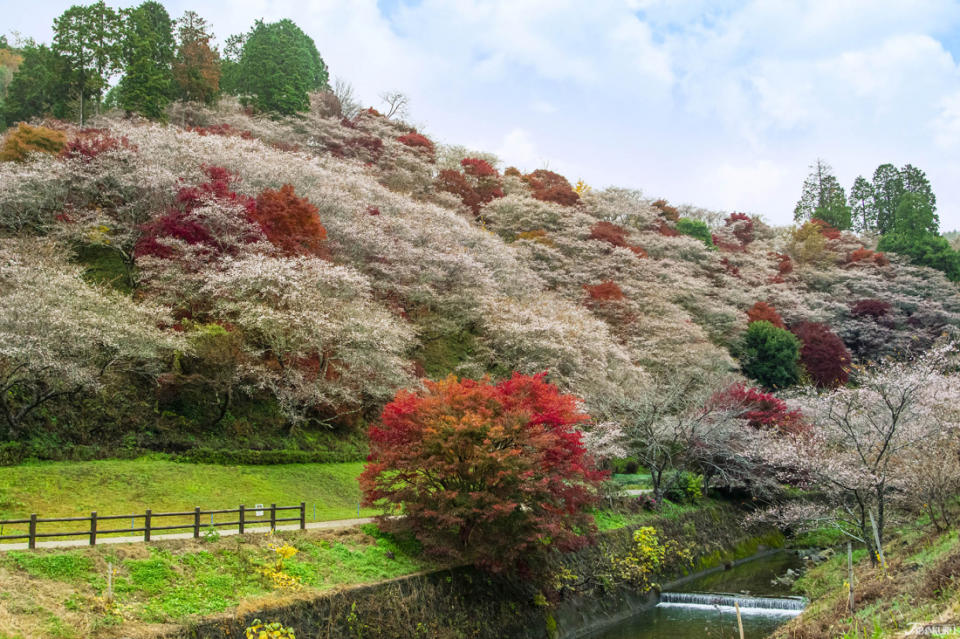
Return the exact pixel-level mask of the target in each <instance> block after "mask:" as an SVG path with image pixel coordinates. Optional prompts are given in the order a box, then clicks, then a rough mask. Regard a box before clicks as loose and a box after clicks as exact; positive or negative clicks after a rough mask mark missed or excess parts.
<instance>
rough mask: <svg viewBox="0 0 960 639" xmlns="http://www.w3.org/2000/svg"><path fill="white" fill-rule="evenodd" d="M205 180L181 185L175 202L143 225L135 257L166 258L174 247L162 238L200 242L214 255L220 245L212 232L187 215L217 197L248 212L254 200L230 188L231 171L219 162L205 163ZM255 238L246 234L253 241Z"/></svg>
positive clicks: (170, 254) (254, 204) (216, 253)
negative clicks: (208, 164) (206, 178)
mask: <svg viewBox="0 0 960 639" xmlns="http://www.w3.org/2000/svg"><path fill="white" fill-rule="evenodd" d="M206 172H207V177H208V178H210V179H209V181H207V182H204V183H202V184H198V185H197V186H189V187H183V188H181V189H180V190H179V191H178V192H177V197H176V202H177V205H176V206H175V207H173V208H171V209H170V210H169V211H167V212H166V213H165V214H163V215H161V216H159V217H157V218H155V219H154V220H153V221H151V222H150V223H149V224H146V225H145V226H144V227H143V235H142V236H141V237H140V240H139V241H138V242H137V244H136V246H135V247H134V256H135V257H144V256H151V257H160V258H164V259H169V258H172V257H173V256H174V253H175V252H174V250H173V249H172V248H171V247H170V246H169V245H167V244H166V243H165V242H164V241H163V240H164V239H172V240H180V241H182V242H185V243H186V244H190V245H202V246H203V247H204V248H205V249H206V251H207V252H208V253H209V254H213V255H218V254H219V253H220V252H221V251H222V247H221V246H220V244H219V243H218V242H217V238H216V237H214V235H213V233H212V232H211V231H210V229H208V228H207V227H206V226H205V225H203V224H202V223H201V222H200V221H199V220H197V219H196V218H194V217H192V216H191V213H193V211H194V210H195V209H197V208H198V207H200V206H203V204H204V203H205V202H207V201H209V200H220V201H222V202H227V203H230V204H234V205H238V206H239V207H241V208H243V209H244V210H245V212H246V215H247V216H249V215H251V214H252V213H253V211H254V209H255V208H256V203H255V202H254V200H253V199H252V198H250V197H248V196H246V195H240V194H238V193H236V192H234V191H232V190H231V188H230V185H231V182H233V180H234V177H233V175H232V174H231V173H230V172H229V171H227V170H226V169H224V168H223V167H219V166H212V167H207V169H206ZM255 240H256V238H254V237H250V238H247V241H249V242H253V241H255Z"/></svg>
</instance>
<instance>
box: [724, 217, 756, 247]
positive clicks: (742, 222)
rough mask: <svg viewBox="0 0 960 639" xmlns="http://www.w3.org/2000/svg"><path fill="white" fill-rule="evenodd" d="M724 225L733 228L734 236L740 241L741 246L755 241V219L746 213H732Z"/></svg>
mask: <svg viewBox="0 0 960 639" xmlns="http://www.w3.org/2000/svg"><path fill="white" fill-rule="evenodd" d="M724 225H726V226H728V227H731V228H732V231H733V236H734V237H736V238H737V239H738V240H739V241H740V245H741V246H746V245H747V244H749V243H750V242H752V241H753V239H754V237H753V231H754V229H753V220H752V219H750V216H749V215H747V214H746V213H731V214H730V215H729V216H727V219H726V220H724Z"/></svg>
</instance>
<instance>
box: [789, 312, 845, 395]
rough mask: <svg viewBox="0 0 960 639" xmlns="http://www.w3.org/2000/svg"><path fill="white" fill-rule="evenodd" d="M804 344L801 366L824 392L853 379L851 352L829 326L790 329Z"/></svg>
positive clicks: (807, 324)
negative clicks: (851, 374)
mask: <svg viewBox="0 0 960 639" xmlns="http://www.w3.org/2000/svg"><path fill="white" fill-rule="evenodd" d="M790 332H792V333H793V334H794V335H796V336H797V337H798V338H799V339H800V342H801V346H800V362H801V363H802V364H803V367H804V368H805V369H807V373H809V375H810V377H811V379H812V380H813V382H814V383H815V384H816V385H817V386H819V387H820V388H834V387H837V386H843V385H844V384H846V383H847V380H848V379H849V378H850V362H851V357H850V351H848V350H847V347H846V345H845V344H844V343H843V340H841V339H840V338H839V337H838V336H837V335H836V334H835V333H834V332H833V331H831V330H830V327H829V326H827V325H826V324H820V323H817V322H800V323H799V324H797V325H796V326H793V327H791V328H790Z"/></svg>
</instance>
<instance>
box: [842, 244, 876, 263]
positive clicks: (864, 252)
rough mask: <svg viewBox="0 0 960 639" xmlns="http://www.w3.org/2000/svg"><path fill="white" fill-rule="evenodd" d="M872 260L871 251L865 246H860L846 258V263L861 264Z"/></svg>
mask: <svg viewBox="0 0 960 639" xmlns="http://www.w3.org/2000/svg"><path fill="white" fill-rule="evenodd" d="M872 259H873V251H871V250H870V249H868V248H867V247H865V246H861V247H860V248H858V249H857V250H855V251H853V252H852V253H850V257H849V258H847V261H848V262H850V263H851V264H853V263H855V262H862V261H863V260H872Z"/></svg>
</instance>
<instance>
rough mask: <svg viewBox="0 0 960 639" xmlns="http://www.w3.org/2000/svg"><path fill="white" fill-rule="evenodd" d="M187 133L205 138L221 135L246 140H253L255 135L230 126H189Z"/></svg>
mask: <svg viewBox="0 0 960 639" xmlns="http://www.w3.org/2000/svg"><path fill="white" fill-rule="evenodd" d="M187 131H190V132H191V133H196V134H197V135H199V136H201V137H203V136H207V135H220V136H223V137H239V138H243V139H244V140H252V139H253V133H251V132H250V131H246V130H243V129H235V128H233V127H232V126H230V125H229V124H211V125H210V126H188V127H187Z"/></svg>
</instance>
